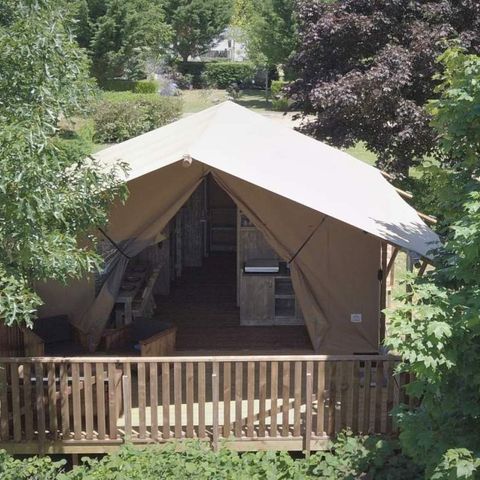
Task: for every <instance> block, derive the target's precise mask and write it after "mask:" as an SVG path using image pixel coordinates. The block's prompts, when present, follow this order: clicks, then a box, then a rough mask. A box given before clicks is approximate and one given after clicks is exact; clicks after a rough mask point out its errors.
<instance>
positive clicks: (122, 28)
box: [84, 0, 171, 80]
mask: <svg viewBox="0 0 480 480" xmlns="http://www.w3.org/2000/svg"><path fill="white" fill-rule="evenodd" d="M97 11H99V10H97ZM92 32H93V33H92V34H91V39H90V44H89V48H90V50H91V56H92V59H93V73H94V75H95V76H96V77H97V78H98V79H100V80H102V79H106V78H114V77H127V78H131V79H137V78H142V77H143V76H144V67H145V61H146V60H147V58H148V57H157V56H158V55H159V54H160V53H162V52H163V53H165V52H166V49H167V46H168V44H169V42H170V40H171V29H170V27H169V26H168V25H167V24H166V23H165V13H164V11H163V7H162V5H161V4H160V3H159V2H156V1H155V0H130V1H128V2H125V1H124V0H109V2H108V3H107V5H106V11H105V14H104V15H102V16H100V17H97V19H96V23H95V24H94V26H93V27H92ZM84 37H85V40H84V41H86V39H88V35H84Z"/></svg>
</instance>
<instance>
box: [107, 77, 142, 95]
mask: <svg viewBox="0 0 480 480" xmlns="http://www.w3.org/2000/svg"><path fill="white" fill-rule="evenodd" d="M135 83H136V81H135V80H125V79H123V78H111V79H109V80H103V81H102V82H100V87H101V88H102V89H103V90H107V91H109V92H131V91H132V90H133V88H134V87H135Z"/></svg>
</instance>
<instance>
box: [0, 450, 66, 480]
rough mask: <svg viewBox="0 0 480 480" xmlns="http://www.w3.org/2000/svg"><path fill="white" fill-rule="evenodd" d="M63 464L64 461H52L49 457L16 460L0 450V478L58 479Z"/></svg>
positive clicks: (6, 479)
mask: <svg viewBox="0 0 480 480" xmlns="http://www.w3.org/2000/svg"><path fill="white" fill-rule="evenodd" d="M64 465H65V462H64V461H59V462H54V461H52V459H51V458H50V457H31V458H27V459H25V460H16V459H14V458H13V457H11V456H9V455H7V453H6V452H5V451H4V450H0V478H1V479H2V480H60V478H61V475H62V473H61V472H62V471H63V468H64Z"/></svg>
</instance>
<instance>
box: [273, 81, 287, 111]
mask: <svg viewBox="0 0 480 480" xmlns="http://www.w3.org/2000/svg"><path fill="white" fill-rule="evenodd" d="M287 85H288V82H285V81H283V80H273V81H272V83H271V86H270V92H271V94H272V109H273V110H277V111H279V112H285V111H287V110H288V106H289V103H288V99H287V98H286V97H285V94H284V92H283V89H284V88H285V87H286V86H287Z"/></svg>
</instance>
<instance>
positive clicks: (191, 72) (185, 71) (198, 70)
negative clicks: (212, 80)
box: [175, 62, 207, 88]
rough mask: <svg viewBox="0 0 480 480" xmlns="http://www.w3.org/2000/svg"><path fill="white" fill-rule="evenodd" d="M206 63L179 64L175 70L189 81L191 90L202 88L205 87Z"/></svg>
mask: <svg viewBox="0 0 480 480" xmlns="http://www.w3.org/2000/svg"><path fill="white" fill-rule="evenodd" d="M206 65H207V62H181V63H178V64H176V66H175V69H176V70H177V71H178V72H179V73H181V74H182V75H184V76H186V77H187V78H189V79H191V82H192V87H193V88H204V87H206V86H207V85H206V81H205V75H204V74H205V68H206Z"/></svg>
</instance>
